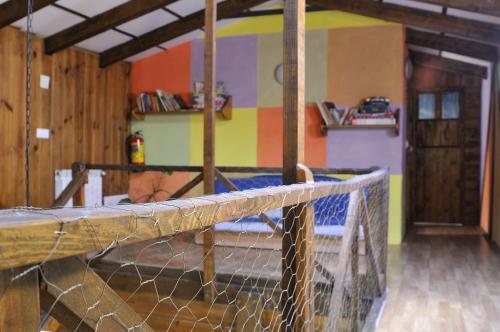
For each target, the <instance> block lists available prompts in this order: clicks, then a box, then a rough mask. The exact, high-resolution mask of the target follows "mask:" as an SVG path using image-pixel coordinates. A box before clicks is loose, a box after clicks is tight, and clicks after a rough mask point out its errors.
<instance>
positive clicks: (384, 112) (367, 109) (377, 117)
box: [316, 97, 397, 126]
mask: <svg viewBox="0 0 500 332" xmlns="http://www.w3.org/2000/svg"><path fill="white" fill-rule="evenodd" d="M382 98H383V97H372V98H367V99H366V100H365V101H364V102H363V103H362V104H361V106H360V107H351V108H345V109H342V108H338V107H336V106H335V104H334V103H333V102H330V101H325V100H319V101H317V102H316V105H317V106H318V109H319V111H320V114H321V117H322V118H323V121H324V122H325V125H327V126H332V125H333V126H342V125H356V126H363V125H393V124H396V123H397V114H395V112H393V111H391V110H390V107H389V101H388V99H387V98H385V99H384V100H383V102H384V107H380V106H379V102H380V100H379V99H382ZM375 106H377V107H375Z"/></svg>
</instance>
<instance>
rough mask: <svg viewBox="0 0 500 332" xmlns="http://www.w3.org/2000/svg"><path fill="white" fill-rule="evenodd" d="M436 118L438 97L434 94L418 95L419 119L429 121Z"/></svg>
mask: <svg viewBox="0 0 500 332" xmlns="http://www.w3.org/2000/svg"><path fill="white" fill-rule="evenodd" d="M435 118H436V96H435V95H434V94H433V93H422V94H420V95H418V119H419V120H429V119H435Z"/></svg>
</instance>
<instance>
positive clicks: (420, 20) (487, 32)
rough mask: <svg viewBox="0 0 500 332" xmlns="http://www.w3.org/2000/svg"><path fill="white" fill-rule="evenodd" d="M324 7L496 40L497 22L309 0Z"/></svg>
mask: <svg viewBox="0 0 500 332" xmlns="http://www.w3.org/2000/svg"><path fill="white" fill-rule="evenodd" d="M310 3H312V4H315V5H318V6H322V7H324V8H329V9H334V10H340V11H345V12H349V13H354V14H358V15H364V16H369V17H374V18H378V19H382V20H387V21H392V22H397V23H401V24H405V25H410V26H414V27H418V28H423V29H427V30H434V31H438V32H445V33H450V34H455V35H459V36H463V37H467V38H471V39H475V40H481V41H483V42H487V43H491V44H499V43H500V25H496V24H491V23H485V22H480V21H475V20H469V19H465V18H459V17H453V16H446V15H442V14H440V13H435V12H430V11H426V10H422V9H415V8H410V7H405V6H400V5H395V4H389V3H381V2H375V1H371V0H310Z"/></svg>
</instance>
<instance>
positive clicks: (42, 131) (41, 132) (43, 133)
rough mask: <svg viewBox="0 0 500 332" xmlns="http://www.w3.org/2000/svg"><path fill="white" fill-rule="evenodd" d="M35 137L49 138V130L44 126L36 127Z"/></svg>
mask: <svg viewBox="0 0 500 332" xmlns="http://www.w3.org/2000/svg"><path fill="white" fill-rule="evenodd" d="M36 138H39V139H49V138H50V130H48V129H46V128H36Z"/></svg>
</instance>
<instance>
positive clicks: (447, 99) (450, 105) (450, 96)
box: [441, 92, 460, 119]
mask: <svg viewBox="0 0 500 332" xmlns="http://www.w3.org/2000/svg"><path fill="white" fill-rule="evenodd" d="M441 113H442V117H443V119H458V118H459V117H460V103H459V94H458V92H445V93H443V97H442V99H441Z"/></svg>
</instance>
